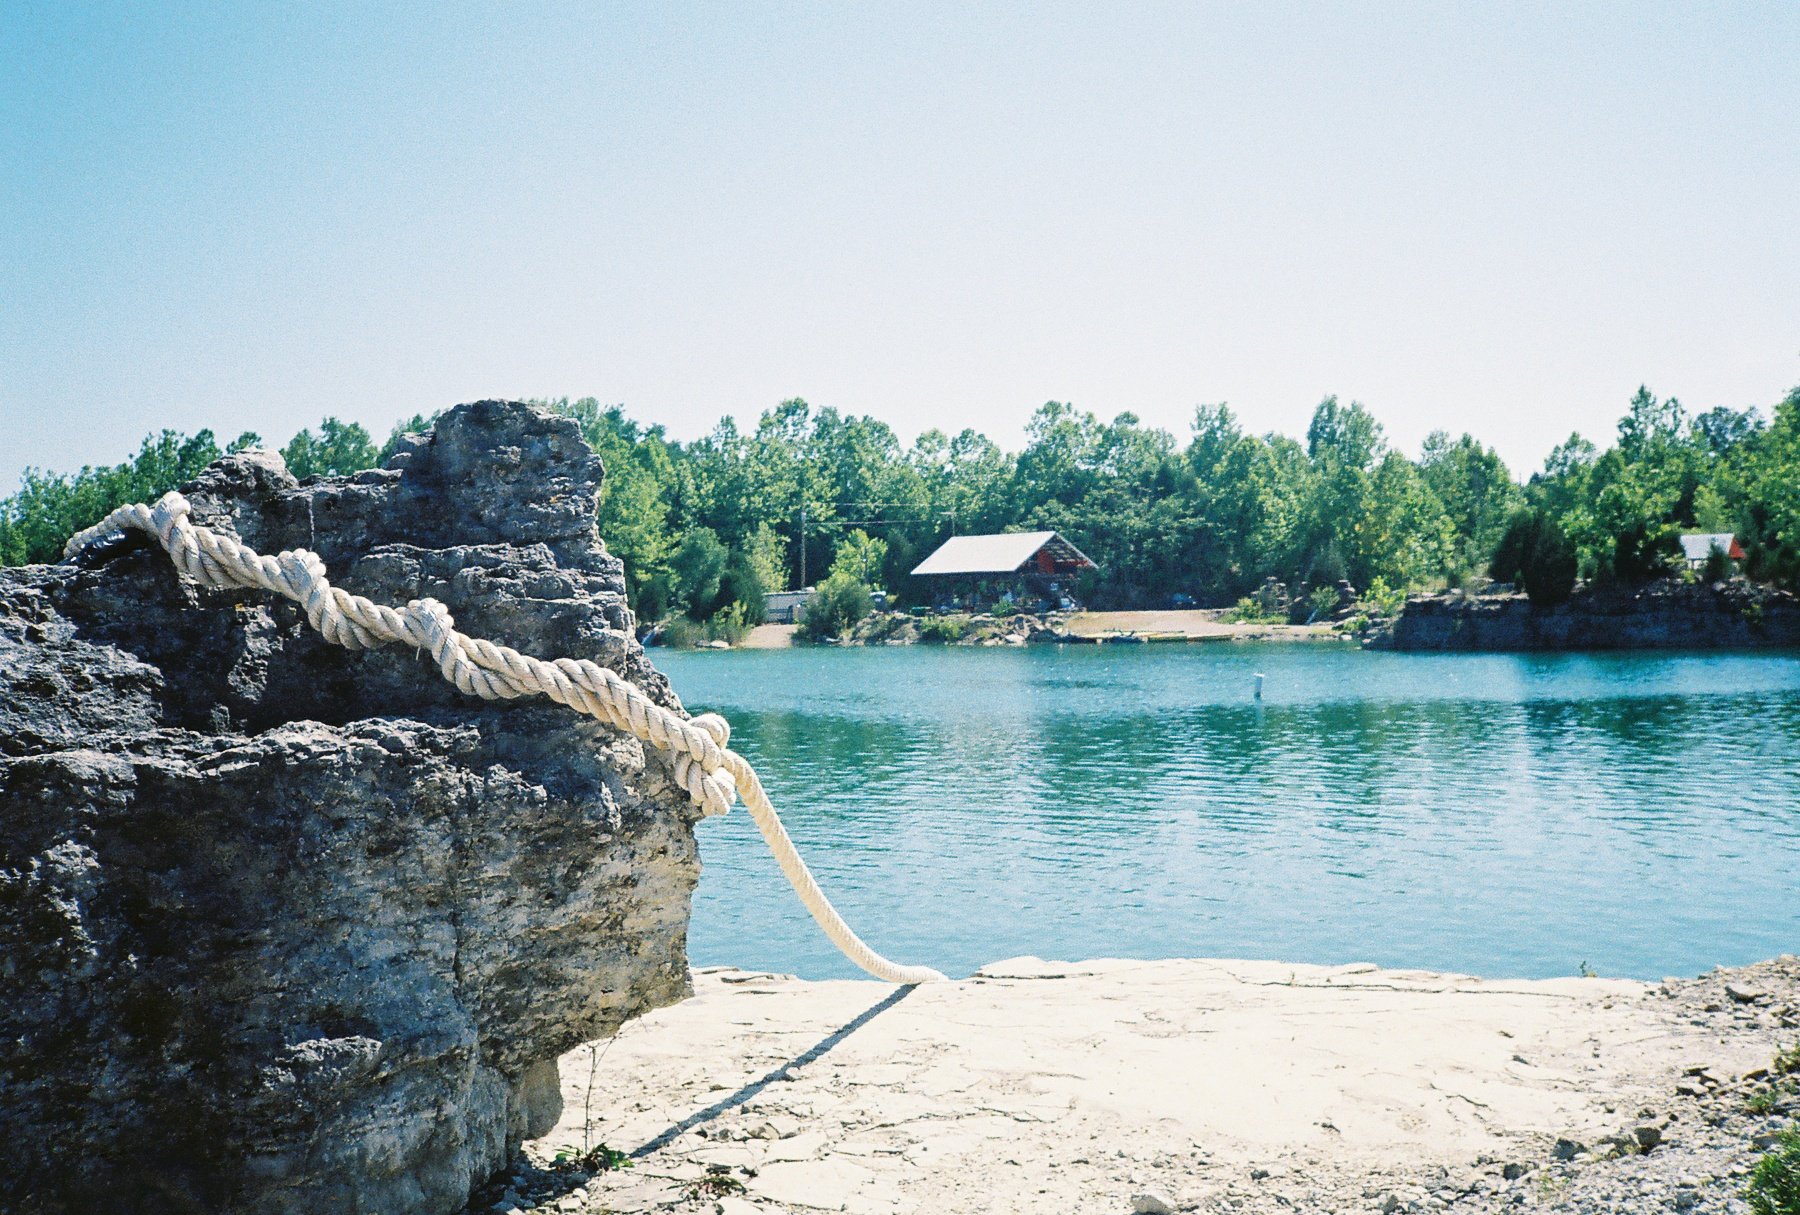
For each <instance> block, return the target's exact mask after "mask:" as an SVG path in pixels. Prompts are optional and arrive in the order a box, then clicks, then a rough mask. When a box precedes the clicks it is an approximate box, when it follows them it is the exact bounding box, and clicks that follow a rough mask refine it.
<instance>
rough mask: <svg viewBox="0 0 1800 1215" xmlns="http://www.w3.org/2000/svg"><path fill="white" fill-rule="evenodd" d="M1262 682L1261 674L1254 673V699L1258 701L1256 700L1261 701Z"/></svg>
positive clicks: (1259, 672)
mask: <svg viewBox="0 0 1800 1215" xmlns="http://www.w3.org/2000/svg"><path fill="white" fill-rule="evenodd" d="M1262 681H1263V677H1262V672H1261V671H1258V672H1257V673H1256V699H1258V700H1261V699H1262Z"/></svg>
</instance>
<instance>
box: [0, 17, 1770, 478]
mask: <svg viewBox="0 0 1800 1215" xmlns="http://www.w3.org/2000/svg"><path fill="white" fill-rule="evenodd" d="M76 8H77V6H73V5H66V4H63V3H61V2H60V0H58V2H56V3H51V2H48V0H10V2H8V3H6V4H5V5H4V6H3V7H0V169H3V170H4V171H3V172H0V491H4V490H5V489H9V488H10V487H11V486H12V485H13V484H14V483H15V481H16V477H17V474H18V472H19V470H20V468H21V467H23V466H24V465H26V464H37V465H40V466H49V467H52V468H56V469H67V468H71V467H73V466H76V465H79V464H81V463H84V462H94V461H113V460H117V459H120V458H122V457H123V456H124V455H126V454H127V453H128V452H129V451H130V450H131V449H132V448H134V447H135V446H136V443H137V441H138V439H139V438H140V437H141V436H142V435H143V433H144V432H145V431H147V430H150V429H152V428H156V427H161V426H173V427H177V428H179V429H183V430H188V431H192V430H195V429H197V428H199V427H201V426H207V425H210V426H212V427H213V428H214V429H215V430H217V431H218V432H220V434H221V436H222V437H229V436H230V435H232V434H235V433H236V432H237V431H239V430H242V429H254V430H257V431H259V432H261V433H262V434H263V435H264V436H266V437H268V438H271V439H277V440H285V439H286V438H287V436H288V435H289V434H290V433H292V431H293V430H295V429H296V428H298V427H299V426H301V425H304V424H310V423H313V422H316V421H317V420H318V419H319V418H320V417H321V416H323V415H324V414H326V413H335V414H338V415H339V416H342V417H345V418H352V419H356V420H360V421H363V422H365V423H366V424H368V425H369V426H370V427H371V429H373V430H375V431H377V433H378V434H384V433H385V432H386V430H387V427H388V426H389V425H390V424H391V422H392V421H393V420H394V419H395V418H396V417H399V416H401V415H403V414H407V413H411V412H413V411H415V410H423V409H430V408H436V407H441V406H446V405H450V404H453V403H455V402H458V401H464V400H471V399H476V398H479V397H484V396H495V395H504V396H546V395H564V394H567V395H572V396H578V395H594V396H597V397H599V398H601V399H602V400H605V401H620V402H623V403H624V404H625V405H626V406H627V408H628V409H629V411H630V412H631V413H632V414H634V415H635V416H637V417H640V418H643V419H645V420H647V421H653V422H662V423H665V424H666V425H667V426H668V427H669V429H670V431H671V432H672V433H673V434H674V435H676V436H677V437H682V438H686V437H692V436H694V435H696V434H698V433H700V432H702V431H703V430H705V429H706V428H707V427H709V426H710V425H711V424H712V422H713V421H714V419H716V418H717V417H718V416H719V415H720V414H723V413H727V412H729V413H733V414H736V415H737V416H739V417H740V418H741V419H745V420H751V419H753V418H754V417H755V415H756V413H757V412H758V411H760V410H761V409H764V408H766V407H768V406H770V405H772V404H774V403H775V402H777V401H778V400H780V399H782V398H783V397H787V396H795V395H799V396H804V397H806V398H807V399H808V400H810V401H812V402H813V403H814V404H815V405H835V406H837V407H838V408H839V409H842V410H846V411H852V412H858V413H863V412H867V413H873V414H875V415H877V416H879V417H881V418H884V419H886V420H887V421H889V422H890V423H892V424H893V425H894V427H895V428H896V429H897V430H899V431H900V432H901V434H902V435H903V437H905V438H908V439H910V438H911V437H912V436H913V435H914V434H916V433H917V432H918V431H919V430H921V429H923V428H925V427H927V426H939V427H943V428H945V429H949V430H955V429H959V428H961V427H962V426H964V425H975V426H979V427H981V428H982V429H984V430H986V431H987V432H988V433H990V434H992V435H994V436H995V437H996V438H997V439H999V440H1000V441H1002V442H1003V443H1006V444H1008V445H1009V446H1010V445H1013V444H1015V443H1017V441H1018V440H1019V437H1020V434H1021V429H1022V426H1023V423H1024V421H1025V419H1026V418H1027V417H1028V416H1029V414H1030V411H1031V410H1032V409H1033V408H1034V407H1036V406H1037V405H1038V404H1040V403H1041V402H1043V401H1044V400H1046V399H1049V398H1058V399H1064V400H1071V401H1074V402H1075V403H1077V404H1078V405H1080V406H1082V407H1084V408H1088V409H1093V410H1095V411H1097V412H1099V413H1101V414H1103V415H1107V416H1110V415H1112V414H1114V413H1116V412H1118V411H1120V410H1125V409H1130V410H1133V411H1135V412H1137V413H1138V414H1140V415H1141V416H1142V417H1144V418H1145V419H1146V420H1147V421H1149V422H1153V423H1156V424H1159V425H1164V426H1168V427H1171V428H1174V429H1176V430H1177V431H1178V432H1180V433H1185V430H1186V422H1187V418H1188V417H1189V415H1190V414H1191V411H1192V408H1193V406H1194V405H1195V404H1196V403H1199V402H1203V401H1204V402H1211V401H1219V400H1226V401H1229V402H1231V404H1232V405H1233V406H1234V407H1235V408H1236V409H1237V410H1238V411H1239V412H1240V413H1241V414H1242V415H1243V417H1244V418H1245V419H1246V421H1247V423H1248V424H1249V425H1250V426H1252V427H1253V428H1255V429H1258V430H1267V429H1279V430H1284V431H1287V432H1289V433H1297V432H1299V431H1301V430H1302V429H1303V427H1304V426H1305V421H1306V417H1307V415H1308V413H1309V411H1310V410H1311V408H1312V406H1313V405H1314V404H1315V403H1316V402H1317V400H1318V399H1319V397H1320V396H1321V395H1323V394H1325V393H1327V392H1336V393H1339V394H1341V395H1343V396H1346V397H1356V398H1358V399H1360V400H1362V401H1363V402H1365V403H1366V404H1368V405H1369V406H1370V407H1371V408H1372V409H1373V410H1374V411H1375V412H1376V414H1377V416H1379V417H1380V418H1381V419H1382V420H1383V421H1384V422H1385V423H1386V424H1387V426H1388V429H1389V432H1390V434H1391V436H1392V437H1393V438H1394V439H1395V440H1396V441H1397V442H1399V443H1401V444H1402V445H1403V446H1405V447H1406V448H1408V449H1416V446H1417V444H1418V441H1419V440H1420V439H1421V438H1422V437H1423V435H1424V434H1425V433H1426V432H1427V431H1428V430H1430V429H1433V428H1435V427H1445V428H1448V429H1450V430H1452V431H1460V430H1463V429H1469V430H1473V431H1474V432H1475V433H1476V434H1477V435H1478V436H1480V437H1482V438H1484V439H1486V440H1488V441H1490V442H1493V443H1495V444H1496V445H1497V446H1499V448H1500V449H1501V451H1502V453H1503V454H1504V455H1505V456H1506V457H1507V458H1508V460H1509V461H1511V462H1513V463H1514V464H1515V465H1516V466H1520V471H1529V470H1530V468H1532V467H1535V466H1536V465H1537V464H1538V463H1539V462H1540V461H1541V460H1542V458H1543V456H1544V454H1545V453H1546V452H1547V451H1548V450H1549V448H1550V447H1551V446H1552V445H1553V444H1555V443H1556V442H1557V441H1559V440H1560V439H1561V438H1563V437H1564V436H1565V435H1567V434H1568V432H1569V431H1570V430H1571V429H1573V428H1580V429H1582V430H1584V431H1586V432H1588V433H1590V434H1591V435H1594V436H1595V437H1604V436H1606V435H1608V434H1610V432H1611V428H1612V425H1613V423H1614V421H1615V420H1616V418H1617V416H1618V414H1619V413H1620V412H1621V410H1622V409H1623V407H1624V404H1625V402H1626V400H1627V398H1628V397H1629V396H1630V395H1631V393H1632V391H1633V390H1634V389H1635V388H1636V387H1637V385H1638V384H1639V382H1648V383H1649V384H1650V385H1651V387H1652V388H1653V389H1655V390H1656V391H1658V392H1659V393H1661V394H1664V395H1668V394H1674V395H1677V396H1680V397H1681V398H1682V399H1683V400H1684V401H1685V402H1687V403H1688V404H1689V405H1690V406H1694V407H1709V406H1712V405H1715V404H1727V405H1733V406H1743V405H1749V404H1763V405H1767V404H1769V403H1771V402H1773V401H1774V400H1776V399H1777V398H1778V397H1779V396H1780V395H1781V394H1782V393H1783V392H1784V391H1785V390H1786V389H1787V388H1788V387H1790V386H1791V385H1793V384H1794V383H1796V382H1800V86H1797V85H1796V79H1795V75H1794V72H1793V65H1794V63H1795V62H1797V61H1800V6H1796V5H1793V4H1768V5H1760V6H1759V5H1730V6H1715V5H1696V4H1680V5H1643V4H1629V5H1628V4H1612V5H1604V6H1581V5H1569V4H1547V5H1520V4H1505V5H1491V6H1478V5H1473V4H1461V3H1458V4H1450V3H1442V4H1427V5H1403V4H1357V5H1285V4H1273V3H1256V4H1242V5H1218V6H1200V5H1192V4H1181V5H1171V6H1155V5H1147V4H1112V3H1107V4H1099V3H1096V4H1092V5H1068V6H1059V5H1046V4H1037V3H1034V4H1030V5H1024V4H1019V5H973V6H972V5H963V4H955V5H952V4H943V5H902V4H895V3H883V4H880V5H876V4H862V5H850V4H830V5H825V4H819V5H780V4H769V3H756V4H749V3H744V4H734V5H698V6H667V5H643V6H635V5H633V6H624V5H615V6H606V7H596V6H589V5H569V6H549V5H535V4H504V5H499V4H497V5H494V6H492V7H491V8H480V9H478V8H461V7H456V6H440V5H430V6H426V5H420V6H393V5H381V4H369V3H355V4H335V3H313V4H308V5H303V6H284V7H277V6H273V5H262V4H242V5H229V4H227V5H211V6H206V7H204V8H203V7H200V6H194V7H191V8H187V9H186V10H185V11H184V10H183V9H182V8H181V6H174V5H134V6H118V7H112V6H103V5H85V6H80V10H81V11H79V12H77V11H75V10H76Z"/></svg>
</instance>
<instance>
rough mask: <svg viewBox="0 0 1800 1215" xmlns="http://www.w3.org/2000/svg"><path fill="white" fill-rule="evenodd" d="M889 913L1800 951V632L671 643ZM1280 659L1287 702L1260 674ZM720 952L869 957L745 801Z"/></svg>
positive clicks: (699, 943) (1694, 961)
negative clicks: (1768, 644)
mask: <svg viewBox="0 0 1800 1215" xmlns="http://www.w3.org/2000/svg"><path fill="white" fill-rule="evenodd" d="M656 659H657V662H658V664H659V665H661V666H662V667H663V668H664V669H665V670H666V671H667V672H668V673H669V676H670V678H671V679H672V680H673V681H674V684H675V686H676V688H677V689H678V690H679V691H680V692H681V694H682V697H683V699H684V701H685V702H686V704H687V705H688V706H689V707H690V708H691V709H693V710H695V711H696V712H698V711H700V710H703V709H710V710H717V711H719V712H722V713H724V714H725V715H726V716H727V717H729V718H730V719H731V721H732V724H733V736H732V737H733V741H734V743H736V744H737V745H738V746H739V747H740V748H741V749H742V750H743V751H744V753H745V754H746V755H748V756H749V757H750V758H751V759H752V760H753V761H754V762H755V763H756V764H757V766H758V768H759V769H760V770H761V772H762V775H763V780H764V782H765V783H766V784H767V785H768V787H769V790H770V792H771V794H772V795H773V797H774V799H775V802H776V805H777V806H778V807H780V809H781V811H782V815H783V818H784V820H785V821H786V822H787V824H788V829H789V830H790V831H791V832H792V833H793V835H794V837H795V839H796V841H797V842H798V843H799V845H800V848H801V850H802V851H803V852H804V853H805V855H806V857H807V859H808V861H809V862H810V863H811V864H812V866H813V869H814V871H815V872H816V873H817V874H818V876H819V879H820V881H821V882H822V883H823V884H824V885H825V888H826V889H827V891H828V892H829V893H830V894H831V896H832V898H833V899H834V901H836V903H837V904H838V906H839V908H840V909H841V910H842V911H843V912H844V914H845V916H846V917H847V918H848V919H849V920H850V922H851V923H852V924H853V925H854V926H855V927H856V928H857V929H858V930H859V931H861V932H862V933H863V934H864V935H865V936H866V937H867V938H868V939H869V940H870V942H871V943H872V944H874V945H875V946H876V947H877V948H878V949H881V950H882V951H884V952H886V953H888V954H889V955H890V956H892V957H895V958H898V959H900V960H903V961H906V962H921V963H926V964H929V965H932V966H936V967H938V968H940V969H942V970H944V971H946V972H949V973H966V972H968V971H969V970H972V969H974V968H975V967H976V966H978V965H980V964H981V963H983V962H986V961H990V960H992V959H996V958H1001V957H1006V956H1010V955H1013V954H1022V953H1031V954H1037V955H1040V956H1045V957H1056V958H1089V957H1121V956H1126V957H1146V958H1154V957H1203V956H1211V957H1252V958H1280V959H1284V960H1288V961H1305V962H1348V961H1362V960H1367V961H1374V962H1379V963H1382V964H1384V965H1393V966H1422V967H1431V968H1435V969H1448V970H1459V971H1468V972H1473V973H1480V974H1488V975H1497V976H1541V975H1553V974H1569V973H1572V972H1574V971H1575V969H1576V968H1577V967H1578V966H1579V965H1580V964H1581V963H1582V962H1584V961H1585V962H1587V963H1589V964H1590V965H1592V966H1593V967H1594V968H1595V969H1597V970H1599V971H1600V972H1601V973H1604V974H1619V975H1635V976H1639V977H1644V978H1655V977H1659V976H1661V975H1664V974H1677V973H1685V972H1695V971H1698V970H1703V969H1705V968H1706V967H1708V966H1711V965H1713V964H1714V963H1716V962H1724V963H1733V964H1735V963H1743V962H1748V961H1752V960H1754V959H1757V958H1762V957H1767V956H1770V955H1773V954H1776V953H1780V952H1784V951H1792V950H1794V949H1796V948H1800V656H1795V655H1783V654H1773V655H1771V654H1760V655H1725V656H1719V655H1667V654H1659V655H1652V656H1642V655H1602V656H1515V655H1456V656H1439V655H1404V654H1376V653H1362V652H1359V651H1355V650H1350V649H1347V648H1346V649H1340V648H1337V647H1335V646H1280V647H1277V646H1258V647H1246V646H1132V647H1124V646H1120V647H1101V648H1086V647H1077V648H1071V649H1058V648H1048V647H1047V648H1035V649H1030V650H1024V651H1019V650H992V649H942V648H935V647H914V648H908V649H872V650H825V651H818V650H788V651H762V652H755V651H745V652H731V653H704V654H677V653H669V652H659V653H658V654H657V656H656ZM1257 671H1262V672H1266V674H1267V676H1268V679H1267V684H1266V690H1265V693H1264V695H1265V700H1264V702H1263V703H1262V704H1261V705H1256V704H1254V703H1252V701H1251V699H1250V689H1251V675H1252V674H1253V673H1254V672H1257ZM700 847H701V856H702V859H703V860H704V862H705V866H706V870H705V875H704V877H703V878H702V880H701V883H700V891H699V893H698V895H697V896H696V898H695V904H694V919H693V929H692V937H691V948H690V952H691V954H692V957H693V960H694V962H695V964H697V965H710V964H720V963H730V964H734V965H739V966H746V967H755V968H764V969H772V970H782V971H792V972H797V973H799V974H801V975H804V976H807V977H815V978H823V977H833V976H841V975H850V974H854V973H856V972H855V971H854V970H853V968H851V967H850V966H849V965H848V964H847V963H845V962H843V961H842V960H841V959H840V958H839V957H838V955H837V954H836V952H835V951H834V950H833V949H832V948H831V946H830V945H829V944H827V943H826V942H825V940H824V939H823V938H822V937H821V936H820V935H819V934H818V932H817V930H816V929H815V928H814V927H813V926H812V923H811V921H810V920H808V919H807V918H806V915H805V913H804V911H802V910H801V908H800V906H799V904H798V903H797V902H796V901H795V900H794V897H793V895H792V894H791V893H790V892H789V890H788V889H787V885H786V883H785V882H784V881H783V879H782V878H781V875H780V873H779V871H777V870H776V868H775V866H774V864H773V862H771V861H770V860H769V858H768V854H767V852H766V850H765V849H764V847H763V845H762V841H761V839H760V837H758V836H757V834H756V829H755V827H754V825H753V824H752V823H751V822H750V821H749V818H748V817H747V816H745V815H744V814H742V813H741V812H734V813H733V814H731V815H729V816H727V817H726V818H723V819H714V820H710V821H708V822H707V823H705V824H703V825H702V826H701V828H700Z"/></svg>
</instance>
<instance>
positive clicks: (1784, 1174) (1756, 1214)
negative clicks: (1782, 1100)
mask: <svg viewBox="0 0 1800 1215" xmlns="http://www.w3.org/2000/svg"><path fill="white" fill-rule="evenodd" d="M1744 1197H1745V1198H1746V1199H1747V1200H1748V1201H1749V1203H1750V1211H1751V1215H1800V1123H1796V1124H1795V1125H1793V1126H1791V1127H1789V1128H1788V1129H1787V1130H1785V1131H1783V1132H1782V1133H1781V1136H1780V1138H1778V1139H1777V1140H1776V1141H1775V1146H1774V1148H1772V1149H1771V1150H1770V1152H1769V1154H1768V1155H1767V1156H1764V1157H1763V1158H1762V1159H1761V1160H1760V1161H1758V1162H1757V1165H1756V1168H1755V1169H1753V1170H1751V1173H1750V1185H1749V1188H1748V1189H1746V1190H1745V1191H1744Z"/></svg>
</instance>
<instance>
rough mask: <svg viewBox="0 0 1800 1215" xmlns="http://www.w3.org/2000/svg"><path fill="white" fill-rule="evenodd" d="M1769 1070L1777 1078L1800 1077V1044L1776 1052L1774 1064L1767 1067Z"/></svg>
mask: <svg viewBox="0 0 1800 1215" xmlns="http://www.w3.org/2000/svg"><path fill="white" fill-rule="evenodd" d="M1769 1070H1770V1071H1772V1072H1774V1073H1775V1074H1776V1075H1777V1076H1800V1042H1796V1043H1794V1044H1793V1045H1792V1046H1790V1047H1788V1048H1787V1049H1786V1050H1778V1051H1776V1052H1775V1062H1773V1063H1771V1064H1770V1065H1769Z"/></svg>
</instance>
